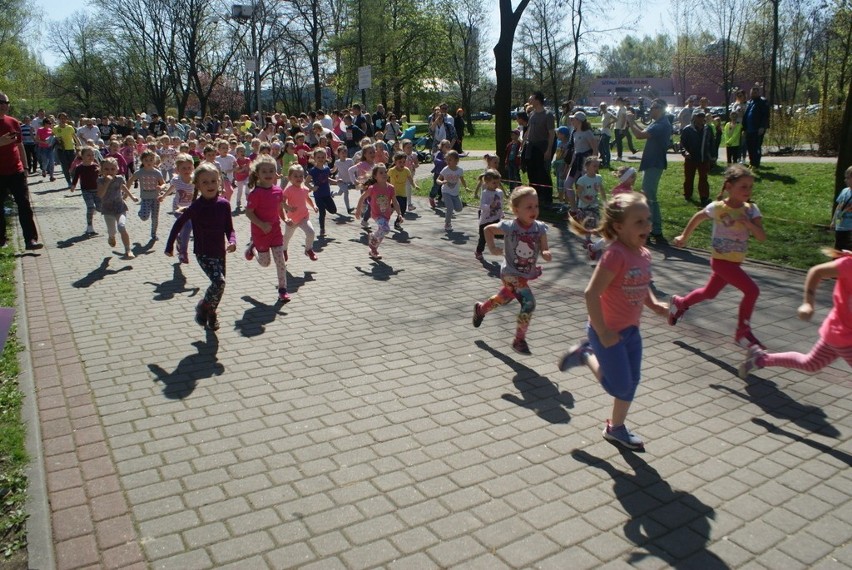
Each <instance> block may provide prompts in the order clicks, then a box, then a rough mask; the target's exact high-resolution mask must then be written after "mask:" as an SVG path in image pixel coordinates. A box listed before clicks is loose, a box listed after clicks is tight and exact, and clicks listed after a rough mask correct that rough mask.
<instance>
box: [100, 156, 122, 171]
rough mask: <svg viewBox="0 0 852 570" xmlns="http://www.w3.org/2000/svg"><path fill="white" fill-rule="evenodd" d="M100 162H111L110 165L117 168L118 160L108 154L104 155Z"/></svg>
mask: <svg viewBox="0 0 852 570" xmlns="http://www.w3.org/2000/svg"><path fill="white" fill-rule="evenodd" d="M101 164H102V165H103V164H111V165H112V166H114V167H115V168H116V169H118V161H117V160H116V159H115V158H113V157H111V156H108V157H106V158H105V159H103V160H102V161H101Z"/></svg>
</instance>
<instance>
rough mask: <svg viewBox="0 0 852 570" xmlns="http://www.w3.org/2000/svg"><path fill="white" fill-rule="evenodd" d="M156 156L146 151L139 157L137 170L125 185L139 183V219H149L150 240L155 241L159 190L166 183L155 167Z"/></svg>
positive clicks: (158, 217)
mask: <svg viewBox="0 0 852 570" xmlns="http://www.w3.org/2000/svg"><path fill="white" fill-rule="evenodd" d="M156 163H157V154H156V153H155V152H154V151H151V150H146V151H145V152H143V153H142V154H141V155H140V156H139V169H138V170H137V171H136V172H134V173H133V175H132V176H131V177H130V180H128V182H127V185H128V186H133V185H134V184H135V183H136V182H139V199H140V203H139V219H140V220H142V221H143V222H145V221H147V220H148V218H151V240H152V241H157V227H158V226H159V224H160V202H159V201H158V200H157V198H159V194H160V188H161V187H162V186H163V184H165V183H166V181H165V180H163V175H162V174H161V173H160V171H159V170H158V169H157V167H156Z"/></svg>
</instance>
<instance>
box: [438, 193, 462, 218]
mask: <svg viewBox="0 0 852 570" xmlns="http://www.w3.org/2000/svg"><path fill="white" fill-rule="evenodd" d="M442 194H443V197H444V210H445V212H444V224H446V225H450V224H451V223H452V221H453V210H455V211H456V212H461V211H462V207H463V206H462V201H461V198H460V197H459V196H458V195H457V194H447V193H446V192H443V193H442Z"/></svg>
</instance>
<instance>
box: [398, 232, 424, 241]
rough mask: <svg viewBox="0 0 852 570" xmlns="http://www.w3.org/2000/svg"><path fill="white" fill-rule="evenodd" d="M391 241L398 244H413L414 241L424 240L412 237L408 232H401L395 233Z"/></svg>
mask: <svg viewBox="0 0 852 570" xmlns="http://www.w3.org/2000/svg"><path fill="white" fill-rule="evenodd" d="M391 239H392V240H393V241H395V242H397V243H411V240H412V239H422V238H420V237H419V236H412V235H410V234H409V233H408V231H406V230H402V231H401V232H393V234H391Z"/></svg>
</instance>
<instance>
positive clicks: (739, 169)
mask: <svg viewBox="0 0 852 570" xmlns="http://www.w3.org/2000/svg"><path fill="white" fill-rule="evenodd" d="M722 178H724V182H722V190H721V191H720V192H719V196H718V197H717V198H716V199H717V200H721V199H722V198H724V197H725V192H726V191H727V186H728V184H729V183H730V184H734V183H736V181H737V180H739V179H740V178H754V173H753V172H752V171H751V170H749V169H748V168H746V167H745V166H744V165H742V164H732V165H731V166H729V167H728V168H726V169H725V173H724V174H722Z"/></svg>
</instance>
